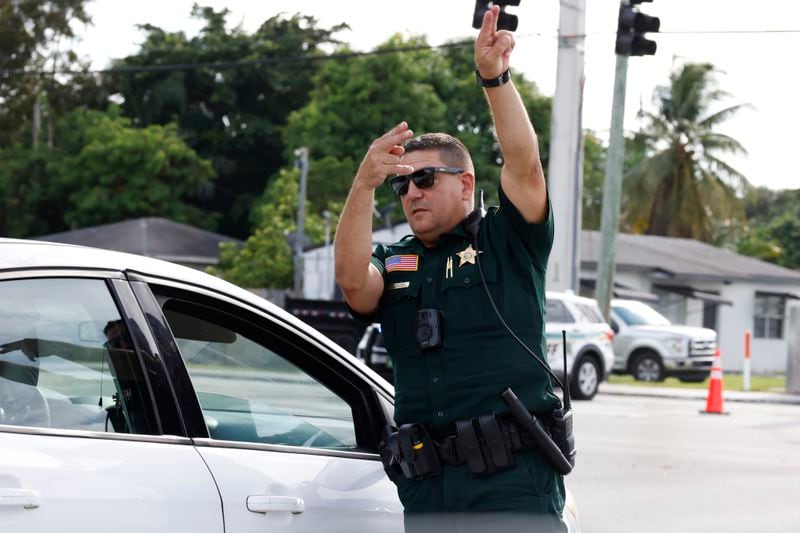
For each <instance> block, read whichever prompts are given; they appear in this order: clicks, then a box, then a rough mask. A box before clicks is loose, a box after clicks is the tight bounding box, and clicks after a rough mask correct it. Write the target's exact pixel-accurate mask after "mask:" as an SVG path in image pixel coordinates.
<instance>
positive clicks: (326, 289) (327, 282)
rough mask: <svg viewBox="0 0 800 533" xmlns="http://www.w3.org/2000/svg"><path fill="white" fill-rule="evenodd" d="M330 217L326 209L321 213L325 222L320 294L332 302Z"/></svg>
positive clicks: (331, 214) (330, 214)
mask: <svg viewBox="0 0 800 533" xmlns="http://www.w3.org/2000/svg"><path fill="white" fill-rule="evenodd" d="M331 216H333V213H331V212H330V211H328V210H327V209H326V210H325V211H323V212H322V218H323V220H325V261H324V264H325V275H324V276H323V280H322V287H321V289H322V290H321V291H320V292H321V293H322V294H327V295H328V298H329V299H331V300H333V276H332V275H331V271H332V270H333V268H332V267H333V257H332V254H331Z"/></svg>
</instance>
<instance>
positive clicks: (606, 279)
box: [595, 0, 661, 321]
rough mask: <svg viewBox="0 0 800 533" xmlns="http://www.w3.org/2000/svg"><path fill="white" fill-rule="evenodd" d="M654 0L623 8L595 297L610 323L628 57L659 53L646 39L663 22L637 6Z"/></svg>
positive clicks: (637, 0) (631, 2) (633, 2)
mask: <svg viewBox="0 0 800 533" xmlns="http://www.w3.org/2000/svg"><path fill="white" fill-rule="evenodd" d="M642 2H652V0H627V1H626V0H623V1H622V2H621V3H620V6H619V20H618V26H617V40H616V43H615V47H614V52H615V53H616V54H617V68H616V72H615V74H614V98H613V102H612V105H611V129H610V131H609V139H608V153H607V157H606V174H605V180H604V182H603V207H602V211H601V215H600V234H601V235H600V240H601V245H600V257H599V259H598V262H597V281H596V283H595V298H596V299H597V303H598V304H599V305H600V310H601V311H602V312H603V316H604V317H605V319H606V321H610V312H611V298H612V296H613V295H614V270H615V265H616V261H615V259H616V249H617V232H618V229H619V204H620V197H621V196H622V170H623V161H624V158H625V137H624V136H623V126H624V121H625V83H626V81H627V77H628V56H631V55H633V56H648V55H653V54H655V53H656V43H655V42H654V41H651V40H649V39H647V38H646V36H645V34H646V33H647V32H657V31H658V30H659V29H660V25H661V23H660V21H659V19H658V18H657V17H651V16H648V15H645V14H644V13H640V12H639V11H637V10H636V9H634V6H635V5H636V4H641V3H642Z"/></svg>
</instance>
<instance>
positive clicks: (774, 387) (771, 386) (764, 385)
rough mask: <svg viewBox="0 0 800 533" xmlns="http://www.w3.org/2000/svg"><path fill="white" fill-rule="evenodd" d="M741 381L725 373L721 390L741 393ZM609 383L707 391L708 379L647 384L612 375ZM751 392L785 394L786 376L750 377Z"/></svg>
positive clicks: (671, 379)
mask: <svg viewBox="0 0 800 533" xmlns="http://www.w3.org/2000/svg"><path fill="white" fill-rule="evenodd" d="M743 381H744V380H743V379H742V375H741V374H734V373H727V374H724V375H723V377H722V384H723V389H724V390H727V391H742V390H744V387H743ZM608 382H609V383H615V384H618V385H637V386H641V387H674V388H678V389H707V388H708V379H706V380H705V381H704V382H703V383H683V382H682V381H679V380H678V378H667V379H665V380H664V381H662V382H661V383H648V382H644V381H636V380H635V379H633V377H632V376H618V375H614V374H612V375H611V376H610V377H609V378H608ZM750 391H751V392H786V376H785V375H771V376H750Z"/></svg>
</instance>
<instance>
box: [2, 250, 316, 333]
mask: <svg viewBox="0 0 800 533" xmlns="http://www.w3.org/2000/svg"><path fill="white" fill-rule="evenodd" d="M51 269H52V270H59V271H64V270H72V269H75V270H98V271H118V272H131V273H138V274H143V275H145V276H151V277H156V278H162V279H166V280H172V281H178V282H181V283H187V284H190V285H195V286H198V287H202V288H205V289H210V290H212V291H215V292H219V293H222V294H225V295H227V296H231V297H233V298H236V299H238V300H241V301H243V302H245V303H248V304H250V305H252V306H254V307H256V308H259V309H261V310H263V311H266V312H268V313H270V314H273V315H276V316H277V317H279V318H281V319H282V320H285V321H286V322H290V323H291V324H293V325H295V326H297V327H300V328H302V329H306V330H307V329H308V326H307V325H306V324H305V323H304V322H302V321H301V320H300V319H298V318H296V317H295V316H294V315H292V314H290V313H288V312H286V311H284V310H283V309H281V308H280V307H278V306H277V305H275V304H273V303H272V302H270V301H268V300H265V299H264V298H261V297H259V296H257V295H255V294H253V293H251V292H249V291H247V290H245V289H242V288H241V287H238V286H236V285H234V284H232V283H229V282H227V281H225V280H223V279H220V278H217V277H215V276H212V275H210V274H206V273H205V272H201V271H199V270H195V269H193V268H189V267H185V266H182V265H177V264H175V263H169V262H167V261H162V260H160V259H153V258H151V257H145V256H141V255H135V254H128V253H124V252H116V251H112V250H101V249H99V248H90V247H88V246H78V245H74V244H64V243H53V242H45V241H29V240H23V239H8V238H0V273H2V272H8V271H14V270H51Z"/></svg>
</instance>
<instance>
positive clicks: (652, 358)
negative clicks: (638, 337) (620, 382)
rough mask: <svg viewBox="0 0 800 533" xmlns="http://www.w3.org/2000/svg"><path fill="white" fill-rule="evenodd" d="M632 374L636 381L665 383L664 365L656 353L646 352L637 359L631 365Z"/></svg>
mask: <svg viewBox="0 0 800 533" xmlns="http://www.w3.org/2000/svg"><path fill="white" fill-rule="evenodd" d="M631 374H633V379H635V380H636V381H651V382H652V381H664V378H666V375H665V374H664V364H663V363H662V362H661V357H659V355H658V354H657V353H655V352H645V353H643V354H641V355H639V356H637V357H636V359H635V360H634V361H633V365H631Z"/></svg>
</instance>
